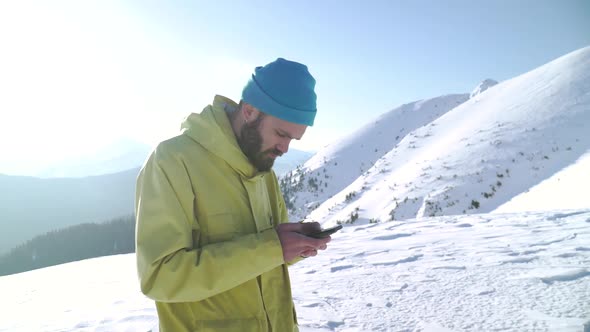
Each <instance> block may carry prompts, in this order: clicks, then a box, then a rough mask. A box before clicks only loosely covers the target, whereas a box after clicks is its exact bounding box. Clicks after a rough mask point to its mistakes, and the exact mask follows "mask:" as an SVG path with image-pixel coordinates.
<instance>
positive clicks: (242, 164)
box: [181, 95, 267, 180]
mask: <svg viewBox="0 0 590 332" xmlns="http://www.w3.org/2000/svg"><path fill="white" fill-rule="evenodd" d="M237 107H238V104H236V103H235V102H234V101H233V100H231V99H229V98H226V97H223V96H219V95H217V96H215V98H214V99H213V104H212V105H208V106H207V107H205V108H204V109H203V111H202V112H201V113H200V114H197V113H192V114H190V115H189V116H188V117H187V118H186V119H185V120H184V121H183V123H182V126H181V129H182V132H183V134H185V135H187V136H189V137H191V138H192V139H193V140H195V141H197V142H198V143H199V144H201V145H202V146H203V147H204V148H205V149H207V150H208V151H209V152H211V153H213V154H214V155H216V156H217V157H219V158H221V159H223V160H224V161H225V162H227V163H228V164H229V165H230V166H231V167H232V168H233V169H234V170H235V171H236V172H238V173H239V174H240V175H241V176H242V178H245V179H248V180H255V179H257V178H260V177H262V176H264V174H266V173H267V172H258V170H257V169H256V168H255V167H254V166H253V165H252V164H251V163H250V161H249V160H248V157H246V155H244V153H243V152H242V149H241V148H240V146H239V145H238V141H237V139H236V135H235V134H234V131H233V129H232V126H231V123H230V121H229V117H228V114H229V113H231V112H234V111H235V110H236V109H237Z"/></svg>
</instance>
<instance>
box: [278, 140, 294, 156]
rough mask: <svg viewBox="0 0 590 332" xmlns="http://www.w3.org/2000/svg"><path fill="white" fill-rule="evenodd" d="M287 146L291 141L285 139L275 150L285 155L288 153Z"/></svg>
mask: <svg viewBox="0 0 590 332" xmlns="http://www.w3.org/2000/svg"><path fill="white" fill-rule="evenodd" d="M289 144H291V140H290V139H286V140H284V141H282V142H280V143H279V144H278V145H277V150H279V151H281V153H282V154H285V153H287V151H289Z"/></svg>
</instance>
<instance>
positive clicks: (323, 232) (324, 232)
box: [307, 225, 342, 239]
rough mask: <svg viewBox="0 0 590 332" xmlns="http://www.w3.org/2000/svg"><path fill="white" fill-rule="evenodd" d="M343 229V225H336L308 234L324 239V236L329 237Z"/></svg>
mask: <svg viewBox="0 0 590 332" xmlns="http://www.w3.org/2000/svg"><path fill="white" fill-rule="evenodd" d="M341 229H342V225H336V226H334V227H330V228H326V229H322V230H321V231H320V232H317V233H312V234H307V236H309V237H313V238H316V239H322V238H325V237H328V236H330V235H332V234H334V233H336V232H338V231H339V230H341Z"/></svg>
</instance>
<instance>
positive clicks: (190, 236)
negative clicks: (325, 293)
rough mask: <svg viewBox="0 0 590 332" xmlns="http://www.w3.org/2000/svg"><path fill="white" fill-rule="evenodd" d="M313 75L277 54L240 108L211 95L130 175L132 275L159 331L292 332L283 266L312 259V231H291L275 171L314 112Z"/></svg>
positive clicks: (316, 246) (294, 227) (297, 227)
mask: <svg viewBox="0 0 590 332" xmlns="http://www.w3.org/2000/svg"><path fill="white" fill-rule="evenodd" d="M314 89H315V79H314V78H313V76H312V75H311V74H310V73H309V71H308V69H307V67H306V66H305V65H303V64H301V63H297V62H293V61H288V60H285V59H282V58H279V59H277V60H276V61H273V62H271V63H269V64H267V65H266V66H263V67H257V68H256V69H255V71H254V74H253V75H252V77H251V78H250V80H249V81H248V83H247V84H246V86H245V87H244V90H243V91H242V100H241V101H240V103H239V104H236V103H235V102H233V101H231V100H230V99H228V98H225V97H222V96H215V98H214V100H213V104H212V105H209V106H207V107H205V109H204V110H203V111H202V112H201V113H200V114H196V113H193V114H191V115H189V116H188V118H187V119H186V120H185V121H184V122H183V124H182V133H181V134H180V135H178V136H176V137H173V138H171V139H168V140H166V141H164V142H161V143H160V144H159V145H158V146H157V147H156V148H155V150H154V151H153V152H152V154H151V155H150V157H149V158H148V160H147V161H146V163H145V165H144V166H143V168H142V169H141V172H140V174H139V176H138V179H137V188H136V200H135V212H136V218H137V225H136V227H137V229H136V253H137V270H138V275H139V281H140V287H141V290H142V292H143V293H144V294H145V295H146V296H148V297H149V298H151V299H153V300H155V302H156V308H157V311H158V318H159V322H160V331H162V332H168V331H175V332H177V331H220V330H222V331H297V318H296V313H295V309H294V305H293V299H292V295H291V285H290V281H289V272H288V269H287V264H290V263H293V262H295V261H297V260H298V259H299V257H311V256H315V255H317V252H318V250H324V249H326V246H327V243H328V242H329V241H330V237H326V238H323V239H316V238H312V237H309V236H306V234H311V233H314V232H316V231H318V230H319V229H320V226H319V224H318V223H289V222H288V215H287V210H286V207H285V202H284V199H283V196H282V194H281V191H280V189H279V184H278V181H277V177H276V175H275V173H274V172H273V171H272V166H273V163H274V161H275V159H276V158H278V157H280V156H281V155H283V154H284V153H287V151H288V149H289V144H290V143H291V141H292V140H293V139H297V140H299V139H301V137H302V136H303V134H304V133H305V130H306V128H307V127H308V126H311V125H313V121H314V118H315V115H316V94H315V91H314Z"/></svg>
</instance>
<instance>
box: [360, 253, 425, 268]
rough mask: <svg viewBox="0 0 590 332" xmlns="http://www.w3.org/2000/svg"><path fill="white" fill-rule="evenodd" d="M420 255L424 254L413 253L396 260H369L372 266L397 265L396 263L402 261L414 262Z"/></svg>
mask: <svg viewBox="0 0 590 332" xmlns="http://www.w3.org/2000/svg"><path fill="white" fill-rule="evenodd" d="M422 256H424V255H422V254H418V255H413V256H409V257H406V258H402V259H398V260H376V261H373V262H371V264H372V265H373V266H389V265H398V264H402V263H409V262H415V261H417V260H418V259H420V258H421V257H422Z"/></svg>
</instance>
